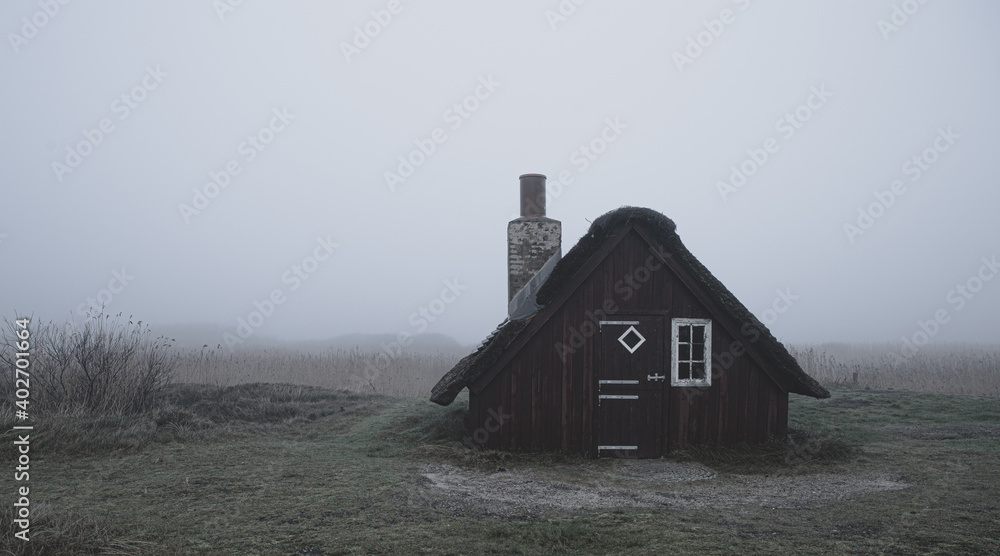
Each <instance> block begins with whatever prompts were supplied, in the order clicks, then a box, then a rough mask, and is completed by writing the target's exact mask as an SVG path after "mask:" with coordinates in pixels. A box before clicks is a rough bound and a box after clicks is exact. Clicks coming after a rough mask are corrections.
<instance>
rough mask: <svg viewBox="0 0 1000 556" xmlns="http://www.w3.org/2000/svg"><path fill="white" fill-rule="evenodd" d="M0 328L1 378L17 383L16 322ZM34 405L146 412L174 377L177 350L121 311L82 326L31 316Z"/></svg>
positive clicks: (103, 411)
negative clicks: (125, 316) (32, 319)
mask: <svg viewBox="0 0 1000 556" xmlns="http://www.w3.org/2000/svg"><path fill="white" fill-rule="evenodd" d="M5 324H6V326H4V327H3V328H2V329H0V364H2V365H4V366H6V367H7V368H8V369H9V372H5V373H4V376H3V378H2V379H0V384H2V385H3V387H4V389H5V390H6V391H10V389H12V388H13V381H14V375H15V373H14V368H15V362H16V358H15V353H16V351H17V350H16V349H15V342H16V336H15V331H16V325H15V323H14V322H12V321H10V320H6V319H5ZM30 332H31V336H30V339H29V342H30V344H31V351H30V353H31V355H30V361H31V365H30V367H29V370H30V374H31V404H32V405H31V408H32V410H33V411H35V412H39V411H42V412H73V411H81V410H82V411H89V412H93V413H96V414H101V415H123V414H134V413H141V412H144V411H146V410H148V409H150V408H152V407H153V405H154V403H155V402H156V398H157V396H158V395H159V394H160V393H162V391H163V388H164V387H165V386H166V385H167V384H169V383H170V380H171V374H172V372H173V367H174V363H175V359H176V356H175V355H174V354H173V353H172V352H171V351H170V346H169V344H168V343H167V341H166V339H165V338H156V339H151V338H150V332H149V328H148V326H143V324H142V321H139V322H138V323H133V322H132V321H131V320H127V321H126V320H125V319H123V318H122V316H121V314H118V315H117V316H115V317H113V318H112V317H111V316H110V315H104V314H99V315H96V316H92V317H91V318H90V319H89V320H87V321H86V322H85V323H84V324H83V326H82V327H74V326H72V325H70V324H67V325H66V326H59V325H57V324H55V323H53V322H51V321H50V322H32V324H31V326H30Z"/></svg>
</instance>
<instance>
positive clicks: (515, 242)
mask: <svg viewBox="0 0 1000 556" xmlns="http://www.w3.org/2000/svg"><path fill="white" fill-rule="evenodd" d="M560 258H562V223H561V222H559V221H558V220H553V219H551V218H547V217H546V216H545V176H543V175H541V174H524V175H523V176H521V217H520V218H518V219H516V220H512V221H511V222H510V223H509V224H507V301H508V314H509V316H510V318H511V319H515V318H522V317H525V316H527V315H529V314H532V313H533V312H534V311H536V310H537V309H538V306H537V305H536V304H535V295H534V294H535V292H536V291H537V289H538V288H539V287H541V285H542V283H543V282H544V281H545V279H546V278H547V277H548V275H549V273H550V272H552V268H553V267H554V266H555V265H556V263H557V262H559V259H560Z"/></svg>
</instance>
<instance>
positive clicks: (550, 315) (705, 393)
mask: <svg viewBox="0 0 1000 556" xmlns="http://www.w3.org/2000/svg"><path fill="white" fill-rule="evenodd" d="M521 214H522V216H521V218H518V219H517V220H514V221H512V222H511V223H510V224H509V225H508V242H509V247H508V270H509V280H508V284H509V288H508V289H509V292H508V298H509V305H508V318H507V320H505V321H504V322H503V323H502V324H501V325H500V326H499V327H498V328H497V329H496V330H495V331H494V332H493V333H492V334H491V335H490V336H489V337H488V338H487V339H486V340H485V341H484V342H483V343H482V344H481V345H480V346H479V348H478V349H477V350H476V351H475V352H474V353H472V354H471V355H469V356H467V357H465V358H464V359H462V360H461V361H460V362H459V363H458V364H457V365H456V366H455V367H454V368H453V369H451V371H449V372H448V373H447V374H446V375H445V376H444V377H443V378H442V379H441V380H440V382H438V384H437V385H436V386H435V387H434V389H433V392H432V397H431V400H432V401H433V402H435V403H438V404H441V405H448V404H450V403H451V402H452V401H454V399H455V397H456V396H457V395H458V393H459V392H461V390H462V389H463V388H468V389H469V392H470V394H469V419H468V433H469V437H468V439H467V443H471V444H473V445H477V446H482V447H485V448H491V449H506V450H522V451H539V450H559V451H566V452H577V453H581V454H588V455H591V456H594V457H609V456H610V457H638V458H648V457H660V456H662V455H665V454H667V453H669V452H670V451H671V450H673V449H675V448H677V447H680V446H683V445H686V444H702V443H709V444H730V443H736V442H748V443H757V442H761V441H764V440H766V439H767V438H769V437H778V438H784V437H785V435H786V434H787V427H788V394H789V393H794V394H802V395H805V396H812V397H816V398H826V397H829V395H830V394H829V392H827V391H826V389H824V388H823V387H822V386H820V385H819V384H818V383H817V382H816V381H815V380H813V379H812V378H811V377H809V376H808V375H807V374H806V373H805V372H804V371H803V370H802V369H801V368H800V367H799V365H798V363H797V362H796V361H795V359H794V358H793V357H792V356H791V355H790V354H789V353H788V351H787V350H786V349H785V347H784V346H783V345H782V344H781V343H780V342H778V341H777V340H776V339H775V338H774V336H772V335H771V333H770V332H769V331H768V330H767V328H766V327H765V326H764V325H763V324H762V323H761V322H760V321H759V320H758V319H757V318H756V317H754V316H753V314H751V313H750V311H748V310H747V308H746V307H744V306H743V304H742V303H740V302H739V300H737V299H736V298H735V297H734V296H733V294H732V293H730V292H729V290H728V289H726V287H725V286H723V285H722V283H721V282H719V281H718V280H717V279H716V278H715V277H714V276H712V274H711V273H710V272H709V271H708V269H706V268H705V267H704V266H703V265H702V264H701V263H700V262H698V260H697V259H696V258H695V257H694V256H693V255H692V254H691V253H690V252H689V251H688V250H687V249H686V248H685V247H684V245H683V244H682V243H681V240H680V238H679V237H678V236H677V233H676V226H675V225H674V222H673V221H671V220H670V219H669V218H667V217H666V216H664V215H662V214H660V213H658V212H656V211H653V210H650V209H645V208H632V207H625V208H621V209H618V210H614V211H611V212H609V213H607V214H605V215H603V216H601V217H600V218H598V219H597V220H595V221H594V222H593V224H592V225H591V227H590V230H589V231H588V232H587V234H586V235H585V236H584V237H583V238H581V239H580V241H579V243H577V245H576V246H574V247H573V248H572V249H571V250H570V251H569V252H568V253H566V256H565V257H563V256H562V252H561V246H560V245H559V244H560V243H561V225H560V224H559V222H557V221H555V220H552V219H549V218H547V217H546V216H545V176H541V175H537V174H527V175H525V176H521Z"/></svg>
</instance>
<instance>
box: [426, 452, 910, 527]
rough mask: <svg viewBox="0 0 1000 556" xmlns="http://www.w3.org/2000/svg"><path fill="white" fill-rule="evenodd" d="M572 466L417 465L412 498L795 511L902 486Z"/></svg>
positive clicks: (893, 481)
mask: <svg viewBox="0 0 1000 556" xmlns="http://www.w3.org/2000/svg"><path fill="white" fill-rule="evenodd" d="M575 471H579V475H580V476H579V477H578V479H576V480H572V481H569V480H566V479H556V478H553V477H550V476H547V475H550V473H548V472H545V471H539V470H516V469H511V470H508V471H503V472H495V473H486V472H482V471H475V470H469V469H463V468H460V467H455V466H452V465H444V464H432V465H425V466H422V467H420V468H418V469H417V473H418V474H419V475H420V476H421V477H422V479H420V484H418V485H417V489H416V490H417V492H415V493H413V495H414V496H411V500H412V499H413V498H414V497H416V498H418V499H419V500H420V503H422V504H427V505H429V506H431V507H434V508H437V509H446V510H453V511H456V512H458V513H462V514H464V515H470V516H471V515H486V516H494V517H507V518H521V517H532V516H537V515H540V514H542V513H545V512H547V511H574V510H594V509H601V508H616V507H654V508H666V509H685V508H730V507H735V506H765V507H770V508H797V507H804V506H815V505H822V504H825V503H828V502H831V501H835V500H843V499H850V498H854V497H858V496H864V495H868V494H872V493H877V492H882V491H890V490H899V489H903V488H906V487H908V486H909V485H908V484H906V483H904V482H902V481H901V480H899V478H898V477H894V476H892V475H891V474H889V473H876V472H859V473H857V474H829V473H820V474H812V475H791V476H768V475H735V474H726V475H722V476H717V475H716V474H715V473H714V472H712V471H711V470H710V469H708V468H705V467H702V466H700V465H697V464H686V463H676V462H668V461H662V460H630V461H625V460H623V461H621V462H616V464H615V465H614V466H613V467H612V468H611V469H596V468H595V469H583V470H579V469H578V470H575ZM556 472H557V470H554V471H553V472H552V473H551V474H554V473H556Z"/></svg>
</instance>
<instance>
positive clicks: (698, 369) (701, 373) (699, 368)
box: [691, 363, 705, 380]
mask: <svg viewBox="0 0 1000 556" xmlns="http://www.w3.org/2000/svg"><path fill="white" fill-rule="evenodd" d="M691 378H695V379H698V380H705V364H704V363H691Z"/></svg>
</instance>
